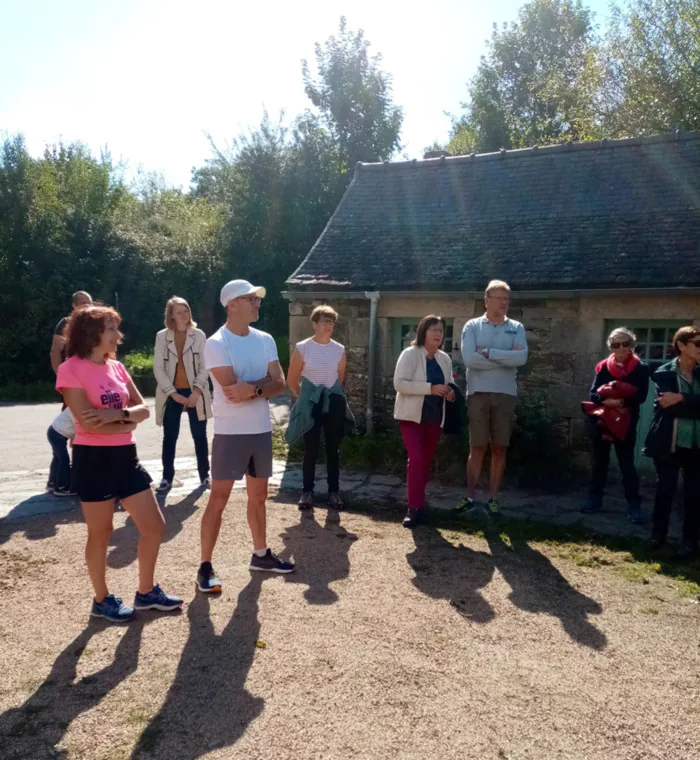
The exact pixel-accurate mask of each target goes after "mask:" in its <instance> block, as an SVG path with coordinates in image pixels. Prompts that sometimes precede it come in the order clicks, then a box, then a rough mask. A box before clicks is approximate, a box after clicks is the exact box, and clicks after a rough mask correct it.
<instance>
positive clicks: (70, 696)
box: [0, 615, 154, 760]
mask: <svg viewBox="0 0 700 760" xmlns="http://www.w3.org/2000/svg"><path fill="white" fill-rule="evenodd" d="M152 619H154V618H153V617H152V616H146V615H140V616H139V617H138V619H137V620H134V621H133V622H132V623H130V624H129V626H128V628H127V630H126V632H125V633H124V636H122V638H121V640H120V642H119V644H118V645H117V648H116V650H115V652H114V660H113V662H112V663H111V664H110V665H108V666H107V667H105V668H103V669H102V670H100V671H98V672H97V673H93V674H91V675H89V676H85V678H81V679H80V680H79V681H77V682H76V681H75V678H76V673H77V668H78V662H79V660H80V656H81V655H82V654H83V652H84V651H85V648H86V647H87V645H88V643H89V642H90V641H91V640H92V638H93V636H98V635H99V634H100V633H101V632H102V631H104V630H105V624H104V623H101V622H99V621H94V622H91V623H90V624H89V625H88V626H87V627H86V628H85V630H84V631H82V633H81V634H80V635H79V636H78V637H77V638H75V639H74V640H73V641H72V642H71V643H70V644H69V645H68V646H67V647H66V648H65V649H64V650H63V651H62V652H61V654H60V655H59V656H58V658H57V659H56V661H55V662H54V665H53V667H52V668H51V673H50V674H49V675H48V677H47V678H46V680H45V681H44V683H42V684H41V686H39V688H38V689H37V690H36V691H35V692H34V694H32V696H31V697H29V699H28V700H27V701H26V702H25V703H24V704H23V705H22V706H21V707H17V708H14V709H11V710H8V711H7V712H5V713H3V714H2V715H0V757H2V758H3V760H26V759H27V758H31V759H32V760H49V759H50V760H56V758H65V757H66V754H65V753H64V752H59V751H58V750H57V749H56V746H57V745H58V744H59V742H60V741H61V739H62V738H63V736H64V734H65V732H66V730H67V729H68V727H69V726H70V724H71V723H72V722H73V721H74V720H75V719H76V718H77V717H78V716H79V715H81V714H82V713H84V712H87V711H88V710H91V709H92V708H93V707H95V706H96V705H98V704H99V703H100V701H101V700H102V699H103V698H104V697H106V696H107V695H108V694H109V693H110V692H111V691H112V690H113V689H115V688H116V687H117V686H118V685H119V684H120V683H122V681H124V680H126V679H127V678H128V677H129V676H130V675H131V674H132V673H134V672H135V671H136V668H137V666H138V660H139V649H140V646H141V636H142V633H143V627H144V625H145V624H146V623H147V622H149V621H150V620H152Z"/></svg>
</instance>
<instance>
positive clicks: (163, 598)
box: [134, 584, 182, 612]
mask: <svg viewBox="0 0 700 760" xmlns="http://www.w3.org/2000/svg"><path fill="white" fill-rule="evenodd" d="M180 607H182V599H180V597H179V596H171V595H170V594H166V593H165V591H163V589H162V588H161V587H160V586H158V585H157V584H156V585H155V586H154V587H153V588H152V589H151V590H150V591H149V592H148V593H147V594H139V592H138V591H137V592H136V597H135V598H134V609H135V610H160V611H161V612H170V611H171V610H179V609H180Z"/></svg>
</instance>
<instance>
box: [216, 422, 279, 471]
mask: <svg viewBox="0 0 700 760" xmlns="http://www.w3.org/2000/svg"><path fill="white" fill-rule="evenodd" d="M244 475H250V477H251V478H270V477H272V433H242V434H240V435H221V434H216V435H214V442H213V443H212V447H211V479H212V480H242V479H243V476H244Z"/></svg>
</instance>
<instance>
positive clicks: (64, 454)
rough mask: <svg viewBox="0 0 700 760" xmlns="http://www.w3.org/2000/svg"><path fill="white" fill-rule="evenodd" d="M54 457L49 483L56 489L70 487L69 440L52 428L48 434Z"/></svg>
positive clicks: (50, 468)
mask: <svg viewBox="0 0 700 760" xmlns="http://www.w3.org/2000/svg"><path fill="white" fill-rule="evenodd" d="M46 437H47V438H48V439H49V443H50V444H51V448H52V449H53V457H52V459H51V466H50V467H49V483H53V484H54V485H55V486H56V488H69V487H70V457H69V456H68V439H67V438H66V437H65V435H61V434H60V433H59V432H58V430H54V429H53V428H52V427H50V428H49V429H48V431H47V433H46Z"/></svg>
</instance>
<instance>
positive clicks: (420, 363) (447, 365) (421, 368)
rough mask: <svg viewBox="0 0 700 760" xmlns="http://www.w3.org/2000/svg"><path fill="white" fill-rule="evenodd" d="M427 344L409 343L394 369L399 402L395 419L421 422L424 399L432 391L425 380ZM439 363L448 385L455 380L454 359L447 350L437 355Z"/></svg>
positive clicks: (395, 409) (395, 410)
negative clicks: (453, 378)
mask: <svg viewBox="0 0 700 760" xmlns="http://www.w3.org/2000/svg"><path fill="white" fill-rule="evenodd" d="M427 355H428V352H427V351H426V350H425V347H424V346H409V347H408V348H406V349H404V350H403V351H402V352H401V356H399V360H398V361H397V362H396V369H395V370H394V388H395V390H396V403H395V404H394V419H396V420H407V421H409V422H420V420H421V415H422V414H423V398H424V397H425V396H427V395H429V394H430V390H431V385H430V383H429V382H428V381H427V380H426V377H427V367H426V356H427ZM435 358H436V359H437V363H438V365H439V366H440V369H441V370H442V374H443V375H444V376H445V385H447V384H449V383H451V382H452V359H450V356H449V354H446V353H445V352H444V351H438V352H437V353H436V354H435ZM441 424H442V425H444V424H445V402H444V401H443V404H442V423H441Z"/></svg>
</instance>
